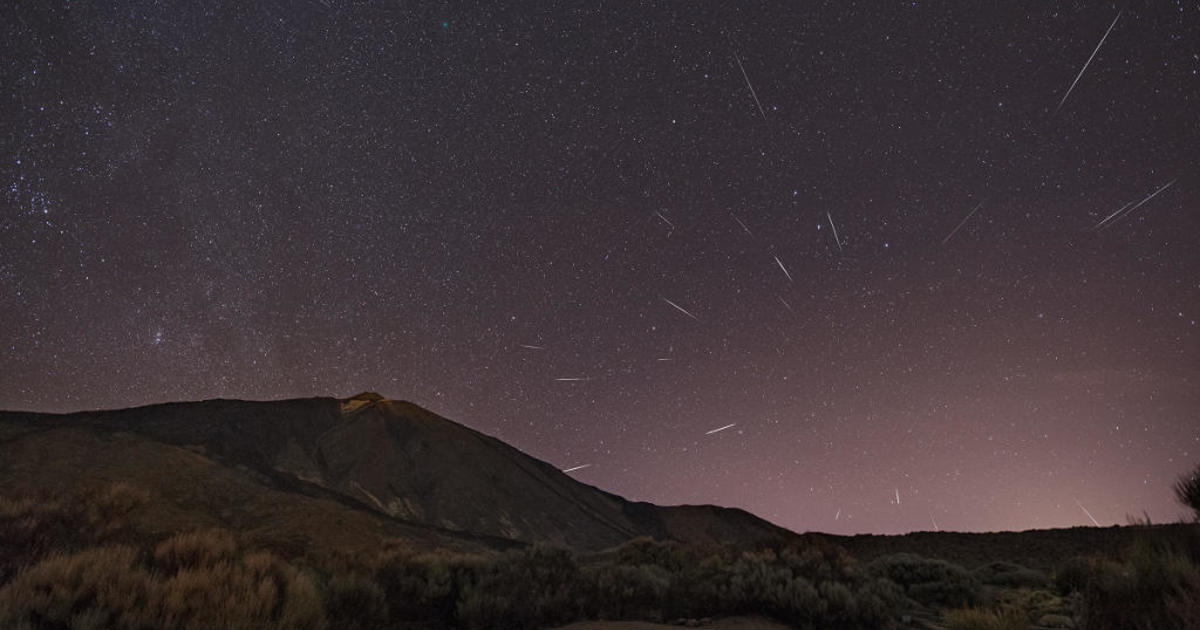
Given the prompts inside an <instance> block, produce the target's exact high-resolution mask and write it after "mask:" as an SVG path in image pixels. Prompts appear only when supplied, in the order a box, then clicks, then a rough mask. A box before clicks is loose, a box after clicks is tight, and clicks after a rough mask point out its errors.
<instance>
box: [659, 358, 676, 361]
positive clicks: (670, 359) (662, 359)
mask: <svg viewBox="0 0 1200 630" xmlns="http://www.w3.org/2000/svg"><path fill="white" fill-rule="evenodd" d="M674 360H675V359H672V358H670V357H661V358H658V359H655V361H674Z"/></svg>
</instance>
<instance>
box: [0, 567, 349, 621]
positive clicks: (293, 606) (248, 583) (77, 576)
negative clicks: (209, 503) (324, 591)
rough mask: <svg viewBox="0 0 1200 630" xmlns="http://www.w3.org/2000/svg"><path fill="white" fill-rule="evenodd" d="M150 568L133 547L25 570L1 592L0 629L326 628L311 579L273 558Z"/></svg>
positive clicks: (303, 572) (320, 599)
mask: <svg viewBox="0 0 1200 630" xmlns="http://www.w3.org/2000/svg"><path fill="white" fill-rule="evenodd" d="M146 560H147V558H146V554H144V553H142V552H139V551H138V550H137V549H134V548H132V547H127V546H108V547H98V548H93V549H88V550H86V551H82V552H79V553H75V554H70V555H64V554H56V555H52V556H50V557H47V558H46V559H44V560H42V561H41V562H38V563H37V564H34V565H32V566H29V567H26V568H23V569H21V570H20V571H19V572H18V573H17V575H16V576H15V577H14V578H13V579H12V581H10V582H9V583H8V584H6V585H5V586H4V587H3V588H0V627H5V628H8V627H21V626H28V627H44V628H85V627H86V628H115V629H121V630H123V629H130V630H141V629H144V628H175V629H179V630H201V629H205V630H206V629H208V628H246V629H249V628H263V629H275V630H323V629H324V628H325V627H326V621H325V614H324V607H323V603H322V598H321V593H320V591H319V590H318V588H317V585H316V582H315V581H314V579H313V577H312V576H311V575H310V574H309V573H308V572H305V571H302V570H300V569H297V568H296V567H293V566H292V565H290V564H288V563H286V562H283V561H282V560H279V559H278V558H275V557H274V556H272V555H271V554H269V553H256V554H250V555H247V556H245V557H244V558H243V559H240V560H238V559H221V560H217V561H214V562H211V563H208V564H206V565H203V566H201V565H199V564H197V565H195V566H191V567H183V568H180V569H178V570H177V571H174V572H172V573H165V572H162V571H160V570H159V568H157V567H155V566H153V565H151V564H147V562H146Z"/></svg>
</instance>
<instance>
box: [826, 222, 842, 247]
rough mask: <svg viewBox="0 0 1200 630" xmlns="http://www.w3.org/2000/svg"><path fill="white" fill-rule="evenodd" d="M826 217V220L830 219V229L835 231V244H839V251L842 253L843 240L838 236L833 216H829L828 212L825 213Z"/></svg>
mask: <svg viewBox="0 0 1200 630" xmlns="http://www.w3.org/2000/svg"><path fill="white" fill-rule="evenodd" d="M825 216H826V218H828V219H829V227H830V228H831V229H833V240H834V242H836V243H837V245H838V251H839V252H840V251H842V239H840V238H838V235H837V226H836V225H834V224H833V215H831V214H829V213H828V212H826V213H825Z"/></svg>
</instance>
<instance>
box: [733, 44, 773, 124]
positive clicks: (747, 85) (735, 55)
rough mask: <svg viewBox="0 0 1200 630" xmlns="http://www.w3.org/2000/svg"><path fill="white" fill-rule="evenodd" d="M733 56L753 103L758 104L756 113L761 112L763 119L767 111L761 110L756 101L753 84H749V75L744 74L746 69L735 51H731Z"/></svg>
mask: <svg viewBox="0 0 1200 630" xmlns="http://www.w3.org/2000/svg"><path fill="white" fill-rule="evenodd" d="M733 58H734V60H735V61H737V64H738V69H739V70H741V71H742V78H743V79H745V80H746V87H748V88H750V96H753V97H754V104H755V105H758V113H760V114H762V117H763V120H766V119H767V112H764V111H763V107H762V103H760V102H758V94H755V93H754V86H753V85H750V77H749V76H748V75H747V74H746V69H745V68H743V67H742V59H741V58H740V57H738V54H737V53H733Z"/></svg>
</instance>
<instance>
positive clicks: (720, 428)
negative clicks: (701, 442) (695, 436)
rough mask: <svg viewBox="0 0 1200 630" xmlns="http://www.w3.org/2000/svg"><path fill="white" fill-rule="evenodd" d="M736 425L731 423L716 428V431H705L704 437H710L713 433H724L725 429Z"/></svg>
mask: <svg viewBox="0 0 1200 630" xmlns="http://www.w3.org/2000/svg"><path fill="white" fill-rule="evenodd" d="M736 424H737V423H736V422H734V423H732V424H727V425H725V426H723V427H718V428H716V429H713V430H712V431H705V432H704V435H712V434H714V433H717V432H719V431H724V430H725V429H728V428H730V427H732V426H734V425H736Z"/></svg>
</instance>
